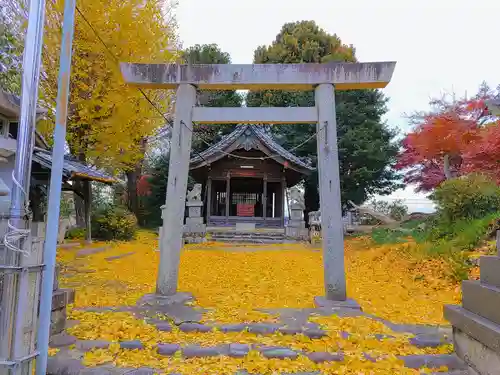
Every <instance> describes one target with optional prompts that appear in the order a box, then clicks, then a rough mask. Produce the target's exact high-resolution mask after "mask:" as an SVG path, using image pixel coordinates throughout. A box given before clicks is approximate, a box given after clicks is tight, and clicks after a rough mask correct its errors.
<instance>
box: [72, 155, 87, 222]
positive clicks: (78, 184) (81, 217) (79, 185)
mask: <svg viewBox="0 0 500 375" xmlns="http://www.w3.org/2000/svg"><path fill="white" fill-rule="evenodd" d="M78 161H79V162H81V163H83V164H85V163H86V162H87V158H86V157H85V154H84V153H83V152H80V153H79V154H78ZM73 185H74V187H75V189H76V190H77V191H79V192H81V193H83V192H84V189H85V186H84V184H83V182H82V181H74V182H73ZM73 197H74V201H75V219H76V226H77V227H78V228H85V202H84V200H83V198H82V197H80V196H79V195H78V194H76V193H74V194H73Z"/></svg>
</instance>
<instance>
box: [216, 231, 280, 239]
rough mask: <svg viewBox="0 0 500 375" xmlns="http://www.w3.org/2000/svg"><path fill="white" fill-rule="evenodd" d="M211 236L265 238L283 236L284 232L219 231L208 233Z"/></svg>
mask: <svg viewBox="0 0 500 375" xmlns="http://www.w3.org/2000/svg"><path fill="white" fill-rule="evenodd" d="M210 235H211V236H212V237H265V238H284V237H285V234H284V233H245V232H240V233H228V232H220V233H210Z"/></svg>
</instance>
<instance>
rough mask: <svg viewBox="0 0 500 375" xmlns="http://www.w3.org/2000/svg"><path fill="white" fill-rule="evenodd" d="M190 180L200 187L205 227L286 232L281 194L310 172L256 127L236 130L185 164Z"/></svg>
mask: <svg viewBox="0 0 500 375" xmlns="http://www.w3.org/2000/svg"><path fill="white" fill-rule="evenodd" d="M189 169H190V175H191V177H193V179H194V180H195V181H196V182H197V183H201V184H203V185H204V189H203V191H204V194H203V200H204V216H205V218H206V223H207V225H208V226H235V225H236V223H238V222H239V223H255V226H256V227H261V228H262V227H268V228H283V227H284V226H285V199H286V195H285V188H287V187H291V186H294V185H296V184H297V183H298V182H300V180H302V179H303V178H304V176H306V175H309V174H310V173H311V172H312V171H313V170H314V168H312V167H311V166H310V165H309V164H308V163H306V162H304V161H303V160H301V159H299V158H298V157H297V156H295V155H293V154H292V153H290V152H289V151H287V150H285V149H284V148H283V147H282V146H280V145H279V144H278V143H276V142H275V141H274V140H273V138H272V136H271V135H269V134H268V133H267V132H266V131H265V130H264V129H263V128H262V127H261V126H259V125H238V126H237V127H236V129H235V130H234V131H233V132H232V133H230V134H228V135H226V136H225V137H224V138H223V139H222V140H221V141H220V142H218V143H217V144H215V145H213V146H211V147H209V148H207V149H206V150H204V151H203V152H201V153H200V154H199V155H195V156H193V157H192V159H191V161H190V167H189Z"/></svg>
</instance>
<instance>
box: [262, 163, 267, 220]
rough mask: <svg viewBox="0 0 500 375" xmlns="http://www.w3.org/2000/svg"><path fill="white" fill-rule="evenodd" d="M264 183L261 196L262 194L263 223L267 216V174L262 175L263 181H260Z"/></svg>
mask: <svg viewBox="0 0 500 375" xmlns="http://www.w3.org/2000/svg"><path fill="white" fill-rule="evenodd" d="M262 181H263V183H264V187H263V194H262V217H263V218H264V221H266V216H267V173H264V179H263V180H262Z"/></svg>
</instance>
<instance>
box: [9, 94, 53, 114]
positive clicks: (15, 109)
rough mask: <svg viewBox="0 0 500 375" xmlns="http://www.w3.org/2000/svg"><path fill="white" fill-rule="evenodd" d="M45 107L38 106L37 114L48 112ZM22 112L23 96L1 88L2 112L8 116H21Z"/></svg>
mask: <svg viewBox="0 0 500 375" xmlns="http://www.w3.org/2000/svg"><path fill="white" fill-rule="evenodd" d="M46 112H47V111H46V110H45V109H43V108H37V109H36V113H37V115H40V114H43V113H46ZM20 113H21V98H20V97H19V96H17V95H14V94H10V93H8V92H5V91H2V90H0V114H2V115H4V116H6V117H15V118H17V117H19V115H20Z"/></svg>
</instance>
